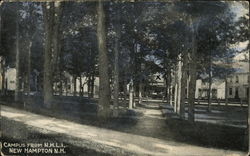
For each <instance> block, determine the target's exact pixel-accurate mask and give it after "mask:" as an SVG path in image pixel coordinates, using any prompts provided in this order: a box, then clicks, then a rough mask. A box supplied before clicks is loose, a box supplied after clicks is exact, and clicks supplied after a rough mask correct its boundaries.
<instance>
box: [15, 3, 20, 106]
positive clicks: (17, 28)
mask: <svg viewBox="0 0 250 156" xmlns="http://www.w3.org/2000/svg"><path fill="white" fill-rule="evenodd" d="M17 7H18V6H17ZM16 16H17V20H16V89H15V101H19V100H20V72H19V70H20V49H19V36H20V34H19V29H20V28H19V17H20V16H19V8H17V12H16Z"/></svg>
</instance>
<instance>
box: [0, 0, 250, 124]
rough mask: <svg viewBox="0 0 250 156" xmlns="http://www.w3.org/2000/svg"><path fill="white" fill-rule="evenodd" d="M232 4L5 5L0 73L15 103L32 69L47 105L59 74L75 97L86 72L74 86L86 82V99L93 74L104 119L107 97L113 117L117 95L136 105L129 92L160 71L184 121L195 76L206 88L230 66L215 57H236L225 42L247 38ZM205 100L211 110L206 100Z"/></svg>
mask: <svg viewBox="0 0 250 156" xmlns="http://www.w3.org/2000/svg"><path fill="white" fill-rule="evenodd" d="M232 5H235V4H234V3H231V2H220V1H218V2H175V3H174V2H168V3H160V2H155V3H146V2H145V3H127V2H123V3H122V2H102V1H98V2H86V3H72V2H50V3H12V4H10V3H4V5H2V6H1V16H4V17H6V18H4V19H3V20H1V24H0V25H1V56H2V57H1V58H2V59H1V60H2V61H1V64H2V65H1V67H2V69H3V70H2V72H1V73H2V77H3V78H4V77H5V75H4V74H5V71H6V69H7V68H8V67H15V68H16V69H17V73H16V76H17V77H16V92H15V99H16V101H18V100H19V98H20V92H21V90H22V91H23V92H26V93H28V95H29V92H30V90H31V89H30V86H31V84H30V82H31V80H30V77H31V75H32V72H33V71H37V73H39V74H38V75H40V76H39V79H38V82H39V87H38V88H40V89H41V90H43V93H44V94H43V96H44V103H45V106H46V107H48V108H50V107H51V106H52V104H53V102H52V99H53V94H54V92H55V89H54V87H53V86H55V84H57V85H59V86H60V87H59V88H60V91H59V93H60V95H62V92H63V91H62V89H63V86H66V88H67V86H68V83H69V82H68V80H67V78H66V77H65V74H64V73H65V72H67V73H69V74H70V75H72V77H73V83H74V95H76V84H77V83H76V80H77V79H79V78H80V77H83V76H85V77H87V82H82V79H81V78H80V79H79V80H80V88H81V87H82V86H83V85H84V84H85V83H87V85H88V88H89V89H88V90H89V92H90V94H89V96H90V97H93V85H94V81H95V77H97V76H98V77H99V78H100V86H99V87H100V88H99V114H100V116H102V117H103V118H106V117H108V116H109V115H111V111H110V103H112V101H113V104H114V111H113V112H114V115H115V116H117V114H118V113H117V112H118V111H117V110H118V108H119V102H120V101H119V97H121V93H123V94H125V95H128V97H129V98H128V99H129V103H128V107H129V108H130V109H132V108H134V107H135V106H136V105H135V103H136V102H135V97H136V96H138V102H139V103H141V102H142V98H143V96H145V93H144V91H145V90H147V88H148V84H149V83H150V81H151V80H150V78H151V76H152V75H153V74H160V75H162V76H163V77H164V80H165V82H166V83H165V84H166V86H165V93H164V97H165V98H166V100H167V102H168V103H171V104H173V106H174V108H175V111H176V112H178V113H179V114H180V116H181V117H182V118H184V113H185V105H184V104H185V102H186V99H185V97H188V106H189V109H188V110H189V113H188V116H189V120H190V121H194V104H195V89H196V86H195V85H196V79H197V78H203V79H207V81H208V82H209V84H210V85H209V91H210V92H211V83H212V78H213V77H220V78H226V76H227V75H229V74H230V73H231V72H232V71H233V70H232V69H231V68H230V67H227V66H222V65H221V64H223V63H220V64H218V63H214V62H224V64H225V63H227V64H228V63H230V61H231V60H232V58H233V56H234V55H235V54H236V52H235V51H234V50H232V49H231V48H230V46H231V45H232V44H236V43H238V42H244V41H247V40H248V35H249V34H248V33H249V32H248V25H249V24H248V22H247V21H248V18H249V15H248V14H247V15H244V16H243V17H241V18H240V19H239V20H236V19H235V14H234V13H233V12H232V10H231V6H232ZM72 10H74V11H72ZM13 47H15V48H13ZM13 56H15V57H13ZM221 71H223V72H221ZM41 75H43V76H41ZM4 80H5V79H2V81H4ZM4 84H5V82H3V83H2V88H4ZM22 84H24V85H23V87H22ZM127 85H129V89H128V90H127ZM2 90H4V89H2ZM185 90H187V91H185ZM80 92H81V93H80V95H82V94H83V93H82V90H81V91H80ZM208 95H209V96H210V95H211V93H209V94H208ZM208 103H209V107H208V110H210V108H211V107H210V105H211V97H209V98H208Z"/></svg>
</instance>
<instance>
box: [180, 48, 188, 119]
mask: <svg viewBox="0 0 250 156" xmlns="http://www.w3.org/2000/svg"><path fill="white" fill-rule="evenodd" d="M187 66H188V56H187V52H184V53H183V65H182V76H181V95H180V98H181V99H180V117H181V119H185V100H186V87H187V78H188V76H187Z"/></svg>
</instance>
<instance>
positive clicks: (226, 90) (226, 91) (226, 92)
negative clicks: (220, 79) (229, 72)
mask: <svg viewBox="0 0 250 156" xmlns="http://www.w3.org/2000/svg"><path fill="white" fill-rule="evenodd" d="M227 87H228V83H227V76H226V78H225V106H227V105H228V88H227Z"/></svg>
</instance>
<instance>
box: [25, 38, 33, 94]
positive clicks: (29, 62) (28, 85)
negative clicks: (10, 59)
mask: <svg viewBox="0 0 250 156" xmlns="http://www.w3.org/2000/svg"><path fill="white" fill-rule="evenodd" d="M31 47H32V40H31V41H30V43H29V51H28V63H27V64H28V69H27V70H28V71H27V87H26V88H27V94H28V97H29V96H30V74H31Z"/></svg>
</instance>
